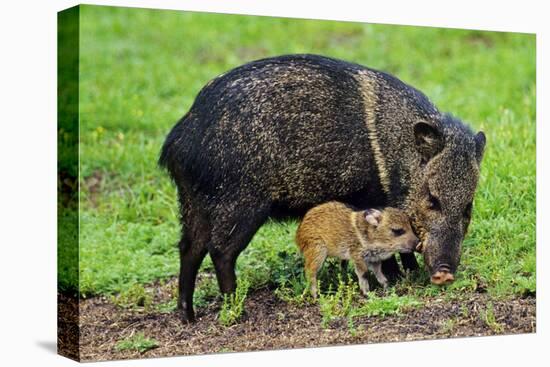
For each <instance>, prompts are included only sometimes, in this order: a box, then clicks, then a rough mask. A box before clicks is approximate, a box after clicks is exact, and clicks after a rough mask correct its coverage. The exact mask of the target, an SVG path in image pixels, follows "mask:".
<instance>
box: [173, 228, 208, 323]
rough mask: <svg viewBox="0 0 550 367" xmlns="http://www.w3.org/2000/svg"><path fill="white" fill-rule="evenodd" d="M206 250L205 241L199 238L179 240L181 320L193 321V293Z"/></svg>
mask: <svg viewBox="0 0 550 367" xmlns="http://www.w3.org/2000/svg"><path fill="white" fill-rule="evenodd" d="M184 237H185V236H184ZM206 252H207V251H206V246H205V243H204V242H203V241H201V240H200V239H198V240H194V241H188V240H186V239H185V238H183V239H182V240H181V241H180V276H179V297H178V310H180V314H181V319H182V321H185V322H193V321H195V311H194V310H193V293H194V292H195V281H196V279H197V272H198V270H199V267H200V265H201V263H202V260H203V259H204V256H205V255H206Z"/></svg>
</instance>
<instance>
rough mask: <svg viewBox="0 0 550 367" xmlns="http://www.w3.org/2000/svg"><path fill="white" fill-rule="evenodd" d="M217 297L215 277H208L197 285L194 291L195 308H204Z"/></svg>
mask: <svg viewBox="0 0 550 367" xmlns="http://www.w3.org/2000/svg"><path fill="white" fill-rule="evenodd" d="M218 295H219V288H218V283H217V282H216V278H215V277H208V278H206V279H204V280H203V281H201V282H200V283H199V284H198V285H197V289H196V290H195V298H194V302H195V307H206V306H208V304H209V303H210V301H212V300H213V299H214V298H216V296H218Z"/></svg>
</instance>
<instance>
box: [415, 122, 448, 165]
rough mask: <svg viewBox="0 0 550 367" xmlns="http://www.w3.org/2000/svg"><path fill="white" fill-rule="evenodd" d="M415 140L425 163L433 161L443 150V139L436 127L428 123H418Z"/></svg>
mask: <svg viewBox="0 0 550 367" xmlns="http://www.w3.org/2000/svg"><path fill="white" fill-rule="evenodd" d="M414 140H415V143H416V150H418V152H419V153H420V154H421V155H422V158H423V159H424V160H425V161H429V160H430V159H432V158H433V157H434V156H435V155H436V154H437V153H439V152H440V151H441V150H442V149H443V137H442V136H441V133H440V132H439V131H438V130H437V128H436V127H435V126H432V125H430V124H428V123H426V122H423V121H421V122H417V123H416V124H415V125H414Z"/></svg>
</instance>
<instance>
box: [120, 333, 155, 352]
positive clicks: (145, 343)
mask: <svg viewBox="0 0 550 367" xmlns="http://www.w3.org/2000/svg"><path fill="white" fill-rule="evenodd" d="M157 346H158V342H157V341H156V340H155V339H151V338H146V337H145V335H144V334H143V333H137V334H135V335H132V336H130V337H128V338H126V339H124V340H121V341H119V342H118V343H117V344H116V346H115V349H116V350H118V351H126V350H128V351H138V352H140V353H145V352H147V351H148V350H150V349H153V348H156V347H157Z"/></svg>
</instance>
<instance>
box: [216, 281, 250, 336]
mask: <svg viewBox="0 0 550 367" xmlns="http://www.w3.org/2000/svg"><path fill="white" fill-rule="evenodd" d="M249 286H250V283H249V282H248V280H247V279H246V278H243V279H242V280H241V281H240V282H239V283H238V285H237V290H236V291H235V293H232V294H230V295H227V294H225V295H224V296H223V303H222V308H221V310H220V313H219V314H218V321H219V323H220V324H221V325H223V326H231V325H234V324H236V323H237V322H238V321H239V320H240V318H241V316H242V314H243V312H244V301H245V300H246V295H247V293H248V288H249Z"/></svg>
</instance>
